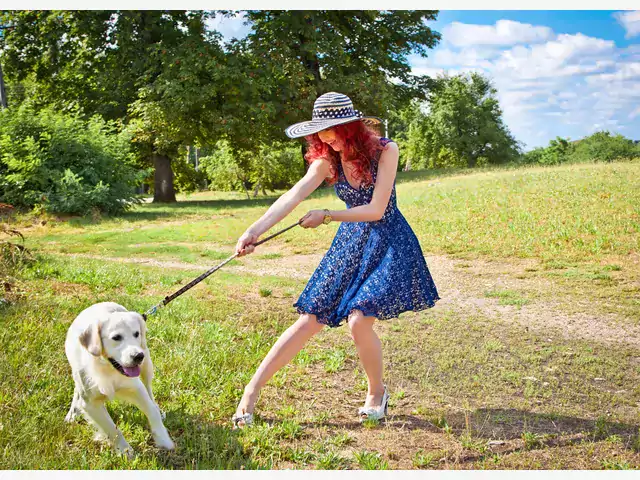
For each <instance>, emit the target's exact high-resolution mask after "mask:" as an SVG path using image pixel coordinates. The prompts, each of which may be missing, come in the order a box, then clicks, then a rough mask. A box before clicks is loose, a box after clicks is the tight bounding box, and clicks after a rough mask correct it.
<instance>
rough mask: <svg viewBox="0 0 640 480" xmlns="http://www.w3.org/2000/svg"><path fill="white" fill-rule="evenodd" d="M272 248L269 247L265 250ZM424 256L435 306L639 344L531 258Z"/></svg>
mask: <svg viewBox="0 0 640 480" xmlns="http://www.w3.org/2000/svg"><path fill="white" fill-rule="evenodd" d="M275 252H276V251H275V250H274V251H273V252H270V253H275ZM264 253H269V252H264ZM72 256H77V257H83V258H92V259H99V260H103V261H112V262H126V263H136V264H142V265H148V266H152V267H162V268H171V269H181V270H194V271H203V268H202V267H199V266H197V265H194V264H190V263H184V262H176V261H162V260H155V259H152V258H123V257H103V256H99V255H89V254H72ZM321 258H322V255H321V254H310V255H287V256H284V257H281V258H275V259H265V258H260V257H258V256H255V257H254V256H248V257H244V258H242V260H241V262H242V264H241V265H229V266H226V267H224V268H225V270H226V271H229V272H234V273H238V274H241V273H248V274H252V275H275V276H282V277H287V278H294V279H300V280H306V279H308V278H309V276H310V275H311V274H312V273H313V271H314V269H315V268H316V266H317V265H318V262H319V261H320V259H321ZM426 261H427V264H428V265H429V269H430V271H431V274H432V275H433V279H434V281H435V283H436V285H437V286H438V292H439V294H440V297H441V300H440V301H439V302H438V305H437V308H446V309H451V310H455V311H458V312H463V313H466V314H469V315H474V314H480V315H483V316H486V317H488V318H489V319H495V320H497V321H501V322H505V323H511V324H516V325H519V326H521V327H522V328H523V329H525V330H532V331H536V332H539V333H545V334H547V335H548V336H550V337H551V336H554V335H559V336H561V337H564V338H571V339H582V340H597V341H598V342H604V343H608V344H618V345H623V344H626V345H632V346H640V326H638V325H636V324H635V323H636V322H634V321H632V319H629V318H625V317H624V316H621V315H618V314H614V313H608V314H604V313H597V309H596V308H591V306H592V305H593V304H594V303H596V302H597V300H596V299H591V298H576V299H575V302H574V303H575V304H576V305H583V310H586V311H582V312H575V311H574V312H567V311H566V310H565V309H564V308H563V306H562V305H561V302H560V301H558V300H556V299H555V298H556V297H555V295H554V292H557V291H558V286H554V285H553V280H551V279H549V278H546V277H544V278H541V277H535V276H527V275H526V273H527V272H528V271H532V270H534V269H537V268H538V267H539V264H538V261H537V260H535V259H510V260H509V262H504V261H486V260H479V259H474V260H460V259H454V258H451V257H449V256H443V255H432V256H427V257H426ZM631 261H632V263H637V264H638V265H640V259H639V258H632V259H631ZM212 265H213V264H212ZM638 270H640V269H638ZM560 288H561V287H560ZM504 290H511V291H515V292H523V293H524V294H525V295H526V294H529V293H531V297H533V298H529V299H528V300H527V301H528V303H526V304H525V305H522V306H513V305H501V304H500V301H499V299H498V298H491V297H487V292H489V291H504ZM572 300H573V299H572Z"/></svg>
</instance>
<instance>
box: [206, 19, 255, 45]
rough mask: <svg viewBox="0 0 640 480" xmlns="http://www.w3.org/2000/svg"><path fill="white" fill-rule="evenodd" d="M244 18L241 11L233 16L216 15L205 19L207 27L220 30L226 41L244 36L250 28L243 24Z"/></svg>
mask: <svg viewBox="0 0 640 480" xmlns="http://www.w3.org/2000/svg"><path fill="white" fill-rule="evenodd" d="M245 20H246V19H245V16H244V14H243V13H241V14H236V15H234V16H233V17H224V16H223V15H216V16H215V17H214V18H211V19H209V20H207V27H208V28H209V29H211V30H217V31H218V32H220V33H221V34H222V36H223V37H224V41H225V42H228V41H229V40H231V39H232V38H244V37H246V36H247V34H248V33H249V32H250V30H251V28H250V27H249V26H248V25H244V22H245Z"/></svg>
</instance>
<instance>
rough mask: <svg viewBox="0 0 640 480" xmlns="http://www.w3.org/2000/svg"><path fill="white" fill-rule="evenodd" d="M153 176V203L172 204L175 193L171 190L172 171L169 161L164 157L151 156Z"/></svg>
mask: <svg viewBox="0 0 640 480" xmlns="http://www.w3.org/2000/svg"><path fill="white" fill-rule="evenodd" d="M153 165H154V166H155V167H156V171H155V175H154V188H155V190H154V192H153V203H174V202H175V201H176V192H175V190H174V189H173V170H171V159H170V158H169V157H167V156H166V155H159V154H157V153H154V154H153Z"/></svg>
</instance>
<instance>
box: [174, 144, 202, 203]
mask: <svg viewBox="0 0 640 480" xmlns="http://www.w3.org/2000/svg"><path fill="white" fill-rule="evenodd" d="M179 153H180V155H179V157H178V158H174V159H173V160H172V161H171V169H172V170H173V186H174V188H175V189H176V192H195V191H197V190H201V189H202V188H204V186H205V180H206V178H207V175H206V173H205V172H204V171H203V170H202V168H200V169H198V170H196V167H195V165H194V164H193V163H192V162H191V161H190V159H188V158H187V156H186V148H182V149H180V152H179Z"/></svg>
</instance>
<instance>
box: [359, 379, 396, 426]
mask: <svg viewBox="0 0 640 480" xmlns="http://www.w3.org/2000/svg"><path fill="white" fill-rule="evenodd" d="M388 404H389V392H388V391H387V386H386V385H385V386H384V391H383V393H382V394H377V395H371V394H369V395H367V400H366V402H365V404H364V407H361V408H359V409H358V415H359V416H360V422H361V423H362V422H364V421H365V420H381V419H383V418H384V417H385V416H386V415H387V407H388Z"/></svg>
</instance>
